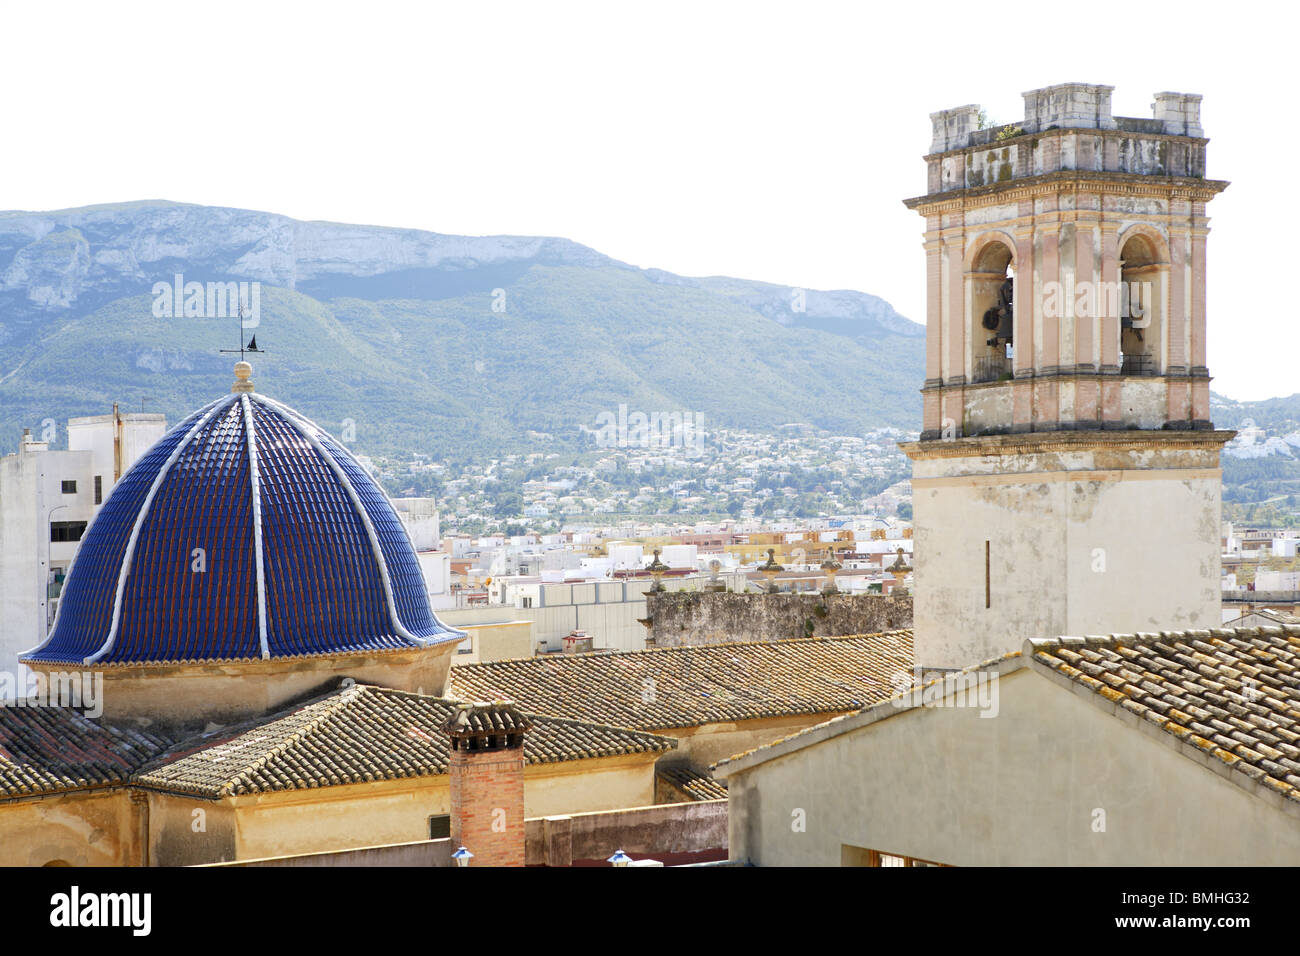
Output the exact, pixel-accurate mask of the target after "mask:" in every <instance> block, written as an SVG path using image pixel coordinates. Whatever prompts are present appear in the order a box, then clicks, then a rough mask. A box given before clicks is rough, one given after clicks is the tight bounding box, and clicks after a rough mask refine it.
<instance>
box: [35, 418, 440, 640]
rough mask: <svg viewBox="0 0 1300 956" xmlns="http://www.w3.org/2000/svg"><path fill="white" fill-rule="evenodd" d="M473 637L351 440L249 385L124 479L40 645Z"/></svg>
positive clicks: (82, 550) (166, 440)
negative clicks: (441, 613)
mask: <svg viewBox="0 0 1300 956" xmlns="http://www.w3.org/2000/svg"><path fill="white" fill-rule="evenodd" d="M199 547H201V550H202V552H203V561H204V565H203V567H202V569H201V570H199V569H198V568H197V567H196V564H195V562H196V560H197V558H196V554H195V550H194V549H196V548H199ZM463 637H464V634H462V633H460V632H458V631H453V630H451V629H449V628H447V627H445V626H444V625H443V624H441V622H439V621H438V619H437V618H436V617H435V616H434V614H433V612H432V610H430V608H429V599H428V594H427V592H426V591H425V587H424V578H423V576H422V574H421V571H420V564H419V560H418V559H417V557H416V555H415V550H414V548H413V547H412V546H411V541H410V538H409V536H408V535H407V533H406V530H405V528H404V526H403V525H402V522H401V520H400V519H399V518H398V516H397V513H396V512H395V511H394V510H393V506H392V504H391V503H390V502H389V500H388V498H387V497H386V496H385V494H384V492H383V491H382V490H381V489H380V488H379V486H378V485H377V484H375V481H374V479H373V478H371V477H370V476H369V475H368V474H367V473H366V472H365V470H364V469H363V468H362V467H361V465H359V464H358V463H357V460H356V459H355V458H354V457H353V455H352V454H351V452H349V451H348V450H347V449H346V448H344V447H343V446H342V445H341V444H339V443H338V442H336V441H334V439H332V438H331V437H330V436H329V435H328V434H326V433H325V432H324V431H323V430H322V429H320V427H319V426H317V425H315V424H314V423H312V422H310V421H308V420H307V419H305V418H303V417H302V416H301V415H299V414H298V413H297V412H294V411H293V410H292V409H289V408H286V407H285V406H283V405H281V404H280V403H278V402H275V401H272V400H271V399H269V398H267V397H265V396H263V395H258V394H255V393H248V394H232V395H227V396H225V397H223V398H221V399H219V400H217V401H216V402H213V403H211V404H210V405H207V406H205V407H204V408H202V409H200V410H199V411H197V412H195V413H194V414H192V415H191V416H190V417H189V418H187V419H185V420H184V421H183V422H181V424H180V425H178V426H177V427H176V428H174V429H172V430H171V431H170V432H168V433H167V434H166V435H164V436H163V437H162V438H161V439H160V440H159V441H158V442H157V443H156V444H155V445H154V446H153V447H152V448H151V449H150V450H149V451H147V452H146V453H145V454H144V455H143V456H142V457H141V458H140V460H139V461H137V462H136V463H135V465H134V466H132V467H131V468H130V469H129V470H128V471H127V472H126V474H124V475H123V476H122V480H121V481H120V482H119V483H118V484H117V486H116V487H115V488H114V489H113V493H112V494H111V495H109V497H108V500H107V501H105V502H104V506H103V508H102V509H101V510H100V512H99V514H98V515H97V516H96V517H95V520H94V521H93V522H91V525H90V527H89V528H88V529H87V530H86V534H85V536H84V538H83V539H82V541H81V544H80V545H79V546H78V549H77V554H76V559H75V560H74V561H73V563H72V566H71V568H70V569H69V571H68V578H67V582H66V583H65V585H64V588H63V596H62V597H61V598H60V601H59V613H58V616H57V618H56V620H55V623H54V628H53V630H52V631H51V632H50V635H49V637H48V638H47V640H46V641H45V642H44V643H42V644H41V646H40V647H38V648H36V649H35V650H33V651H32V652H31V653H30V654H29V655H28V656H29V658H30V659H31V660H34V661H45V662H53V663H65V664H66V663H71V664H81V663H83V662H84V663H91V662H100V663H102V664H106V665H114V664H117V665H132V664H139V663H179V662H197V661H211V660H254V659H261V658H283V657H306V656H314V655H320V654H331V653H340V652H357V651H366V652H379V651H392V650H400V649H403V648H410V647H424V646H428V645H430V644H436V643H442V642H446V641H451V640H458V639H460V638H463Z"/></svg>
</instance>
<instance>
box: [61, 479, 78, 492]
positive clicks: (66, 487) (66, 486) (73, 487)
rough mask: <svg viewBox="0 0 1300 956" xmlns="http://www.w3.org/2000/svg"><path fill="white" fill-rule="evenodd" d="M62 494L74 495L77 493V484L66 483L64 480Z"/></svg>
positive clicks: (73, 482)
mask: <svg viewBox="0 0 1300 956" xmlns="http://www.w3.org/2000/svg"><path fill="white" fill-rule="evenodd" d="M63 493H64V494H65V495H75V494H76V493H77V483H76V482H75V481H68V480H67V479H66V478H65V479H64V481H63Z"/></svg>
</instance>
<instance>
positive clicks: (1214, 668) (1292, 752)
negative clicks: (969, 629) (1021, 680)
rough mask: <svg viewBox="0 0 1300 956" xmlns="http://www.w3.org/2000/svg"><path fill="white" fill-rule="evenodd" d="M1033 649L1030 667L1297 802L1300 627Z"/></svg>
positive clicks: (1096, 640) (1069, 642)
mask: <svg viewBox="0 0 1300 956" xmlns="http://www.w3.org/2000/svg"><path fill="white" fill-rule="evenodd" d="M1029 643H1030V648H1031V649H1032V660H1033V661H1035V662H1037V663H1039V664H1041V665H1045V666H1046V667H1049V668H1051V669H1052V670H1053V671H1055V672H1056V673H1058V674H1061V675H1063V676H1064V677H1066V678H1068V679H1069V680H1070V681H1073V682H1074V683H1077V684H1081V685H1083V686H1084V687H1087V688H1088V689H1089V690H1091V691H1093V692H1094V693H1095V694H1097V695H1098V696H1100V697H1103V698H1105V699H1106V700H1108V701H1110V702H1111V703H1112V704H1114V705H1116V706H1118V707H1122V708H1124V709H1125V710H1126V711H1129V712H1130V713H1132V714H1135V715H1137V716H1138V717H1140V718H1142V719H1144V720H1147V721H1150V722H1151V723H1152V724H1154V725H1155V726H1157V727H1159V728H1161V729H1162V730H1164V731H1165V732H1166V733H1168V734H1171V735H1172V736H1174V737H1176V738H1178V739H1179V740H1180V741H1182V742H1183V743H1184V744H1189V745H1191V746H1193V747H1195V748H1197V749H1198V750H1199V751H1201V752H1202V753H1204V754H1205V755H1207V756H1209V757H1211V758H1213V759H1215V760H1217V761H1219V762H1220V763H1221V765H1222V766H1223V767H1226V768H1229V769H1230V770H1231V771H1233V772H1234V773H1239V774H1242V775H1243V779H1242V780H1241V781H1239V782H1244V781H1245V779H1246V778H1248V779H1249V780H1250V781H1253V782H1254V783H1255V784H1257V785H1259V786H1261V787H1265V788H1267V789H1269V790H1272V791H1275V792H1276V793H1278V794H1281V795H1282V796H1284V797H1287V798H1289V799H1291V800H1295V801H1296V802H1297V803H1300V627H1297V626H1294V625H1293V626H1288V627H1259V628H1222V629H1214V630H1208V631H1165V632H1162V633H1160V634H1138V635H1131V634H1119V635H1111V636H1109V637H1088V638H1081V637H1076V638H1069V637H1066V638H1059V639H1057V640H1052V641H1030V642H1029Z"/></svg>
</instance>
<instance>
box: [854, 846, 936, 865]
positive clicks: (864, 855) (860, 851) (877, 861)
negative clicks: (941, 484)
mask: <svg viewBox="0 0 1300 956" xmlns="http://www.w3.org/2000/svg"><path fill="white" fill-rule="evenodd" d="M840 866H867V867H887V866H910V867H921V866H943V867H947V866H951V864H949V863H935V862H933V861H932V860H922V859H919V858H917V857H914V856H904V855H902V854H901V853H882V852H881V851H880V850H869V849H867V848H866V847H861V846H850V845H849V844H847V843H842V844H840Z"/></svg>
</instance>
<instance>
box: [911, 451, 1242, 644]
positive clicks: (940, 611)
mask: <svg viewBox="0 0 1300 956" xmlns="http://www.w3.org/2000/svg"><path fill="white" fill-rule="evenodd" d="M1220 475H1221V472H1220V471H1219V468H1218V454H1217V451H1214V452H1205V451H1192V450H1182V451H1179V450H1173V449H1171V450H1163V451H1162V450H1159V449H1154V450H1153V449H1145V450H1122V449H1121V450H1116V449H1106V448H1103V447H1098V448H1096V449H1085V450H1080V451H1073V452H1069V453H1064V452H1063V453H1056V454H1041V455H1031V454H1019V455H1010V454H1008V455H1001V456H996V455H983V456H975V455H972V456H971V457H961V458H956V457H953V458H934V459H926V460H918V461H916V462H915V464H914V475H913V479H912V501H913V509H914V516H915V529H916V530H915V539H916V553H917V560H916V572H915V593H914V600H915V633H916V654H917V662H918V663H919V664H921V665H923V666H927V667H966V666H969V665H971V664H975V663H978V662H980V661H982V660H987V659H989V658H991V657H996V656H999V655H1001V654H1004V653H1006V652H1008V651H1012V650H1016V649H1018V648H1019V647H1020V645H1021V644H1022V643H1023V642H1024V641H1025V640H1026V639H1029V638H1038V637H1057V636H1060V635H1063V634H1069V635H1084V634H1108V633H1131V632H1135V631H1160V630H1175V629H1184V628H1195V627H1217V626H1219V624H1220V622H1221V614H1220V602H1221V590H1220V582H1219V569H1220V568H1219V565H1220V554H1219V520H1220V512H1221V487H1222V486H1221V477H1220ZM986 541H987V542H988V543H989V544H988V561H989V574H988V583H989V594H988V604H989V606H988V607H986V606H985V604H986V595H985V542H986Z"/></svg>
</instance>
